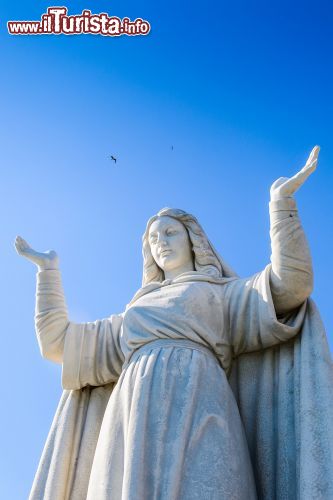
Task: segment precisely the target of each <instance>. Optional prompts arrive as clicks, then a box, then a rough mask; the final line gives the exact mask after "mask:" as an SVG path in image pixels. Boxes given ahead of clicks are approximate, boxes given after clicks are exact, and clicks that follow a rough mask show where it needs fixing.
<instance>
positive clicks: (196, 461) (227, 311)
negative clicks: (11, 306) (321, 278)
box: [30, 201, 333, 500]
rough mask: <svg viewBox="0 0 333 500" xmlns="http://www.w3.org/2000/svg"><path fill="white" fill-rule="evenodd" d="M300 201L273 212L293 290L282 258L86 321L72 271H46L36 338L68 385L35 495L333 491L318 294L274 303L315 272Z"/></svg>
mask: <svg viewBox="0 0 333 500" xmlns="http://www.w3.org/2000/svg"><path fill="white" fill-rule="evenodd" d="M290 203H291V202H288V203H287V204H286V202H285V201H284V202H283V203H280V206H279V204H277V205H276V204H275V210H271V216H272V218H271V237H272V266H273V268H274V270H275V272H277V273H280V275H282V276H283V273H285V275H286V276H287V278H284V281H286V279H287V280H288V279H289V280H290V283H288V287H287V289H288V290H287V291H284V290H283V288H281V289H279V288H278V286H277V285H276V284H272V280H271V268H272V266H271V265H269V266H267V267H266V269H265V270H264V271H263V272H261V273H258V274H256V275H254V276H253V277H251V278H246V279H239V278H236V277H235V278H223V277H221V278H217V277H213V276H209V275H205V274H200V273H198V272H188V273H184V274H182V275H180V276H178V277H177V278H175V279H174V280H165V281H163V282H162V283H151V284H149V285H147V286H146V287H143V288H142V289H140V290H139V292H138V293H137V294H136V295H135V297H134V298H133V300H132V301H131V303H130V304H129V305H128V307H127V308H126V310H125V312H124V313H123V314H119V315H112V316H111V317H109V318H106V319H104V320H100V321H95V322H92V323H85V324H74V323H72V322H69V321H68V318H67V311H66V306H65V301H64V297H63V292H62V286H61V278H60V273H59V272H58V271H43V272H41V273H39V274H38V280H37V307H36V327H37V335H38V339H39V343H40V346H41V350H42V353H43V355H44V356H45V357H47V358H49V359H51V360H53V361H56V362H62V365H63V373H62V380H63V386H64V389H65V391H64V394H63V397H62V400H61V402H60V405H59V408H58V411H57V414H56V416H55V419H54V422H53V425H52V428H51V431H50V435H49V438H48V441H47V443H46V446H45V449H44V452H43V456H42V459H41V463H40V466H39V470H38V472H37V475H36V478H35V482H34V485H33V488H32V492H31V497H30V498H31V499H33V500H37V499H40V500H41V499H44V500H65V499H70V500H84V499H86V498H87V499H89V500H109V499H112V500H118V499H119V500H134V499H138V500H141V499H142V500H150V499H151V500H176V499H182V500H183V499H184V500H187V499H188V500H190V499H191V500H192V499H193V500H195V499H198V500H199V499H200V500H202V499H203V500H206V499H207V500H227V499H228V500H229V499H235V500H243V499H244V500H245V499H255V498H257V496H258V497H259V498H267V499H272V498H278V499H281V500H282V499H283V498H286V499H289V498H304V500H305V499H306V500H307V499H308V498H322V499H329V498H330V495H331V494H333V487H332V484H333V482H332V478H331V476H332V470H331V472H330V473H329V472H328V475H327V476H326V477H325V478H324V471H325V470H326V471H329V468H328V467H329V465H331V464H332V456H333V455H330V450H331V451H332V442H330V439H332V436H333V433H332V419H331V420H330V421H329V418H330V416H332V406H331V405H332V402H333V401H332V389H331V387H330V384H332V365H331V362H330V358H329V354H328V350H327V346H326V347H325V339H324V337H323V333H322V326H321V323H320V322H319V319H318V315H317V313H316V312H315V309H314V306H313V304H312V303H311V302H310V301H307V300H304V299H303V302H302V304H301V305H299V306H298V307H296V308H293V309H292V310H290V311H288V312H286V313H284V314H283V315H280V316H279V317H277V315H276V310H275V307H274V303H273V299H272V289H273V288H274V290H273V291H274V297H278V300H279V304H280V308H282V309H283V308H284V307H285V306H286V303H288V302H289V303H290V302H292V300H293V299H295V296H297V294H300V296H301V294H302V290H301V288H302V287H301V284H302V276H304V275H306V274H307V273H311V263H310V262H309V259H308V254H307V253H306V252H305V253H304V240H303V238H304V235H303V231H302V228H301V226H300V223H299V219H298V217H297V214H296V209H295V206H294V205H293V204H290ZM290 215H292V217H290ZM300 242H301V243H300ZM286 269H287V272H286V271H285V270H286ZM303 292H304V291H303ZM291 295H292V296H293V299H291V298H290V297H291ZM296 299H297V297H296ZM284 301H285V304H284ZM285 309H286V310H287V307H285ZM297 334H300V335H297ZM296 335H297V337H295V336H296ZM314 335H317V337H318V338H314V339H313V338H312V337H313V336H314ZM295 338H296V340H295ZM299 346H301V347H299ZM249 353H250V354H249ZM297 353H298V354H297ZM311 355H312V358H311ZM297 356H298V358H297ZM304 358H305V359H304ZM311 367H312V369H311ZM231 370H232V373H231V378H230V381H231V385H230V381H229V380H228V375H229V374H230V371H231ZM302 384H303V387H302ZM304 384H306V386H305V387H304ZM231 386H232V389H233V390H232V389H231ZM314 388H316V391H317V392H316V393H315V391H314ZM233 391H234V392H233ZM315 403H316V404H315ZM315 422H317V424H318V425H319V427H318V428H315V429H314V428H313V425H314V423H315ZM327 440H328V443H329V444H328V445H327V444H326V445H325V441H327ZM305 443H306V447H307V449H304V445H305ZM304 471H306V473H304ZM307 474H308V477H307ZM314 495H315V496H314Z"/></svg>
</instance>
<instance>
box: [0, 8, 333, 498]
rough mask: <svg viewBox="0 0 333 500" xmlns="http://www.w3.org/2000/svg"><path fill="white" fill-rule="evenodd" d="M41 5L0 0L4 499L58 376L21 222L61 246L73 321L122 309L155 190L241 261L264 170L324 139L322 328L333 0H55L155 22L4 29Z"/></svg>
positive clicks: (317, 253) (24, 468)
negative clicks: (121, 33) (138, 33)
mask: <svg viewBox="0 0 333 500" xmlns="http://www.w3.org/2000/svg"><path fill="white" fill-rule="evenodd" d="M3 3H4V2H3ZM48 6H50V4H46V3H44V2H38V1H35V2H31V1H26V2H24V3H23V2H15V1H14V2H11V4H10V5H9V4H7V5H3V4H1V11H0V12H1V23H0V37H1V79H0V86H1V94H0V96H1V97H0V99H1V112H2V119H1V122H0V126H1V135H0V137H1V150H0V155H1V182H0V193H1V196H0V205H1V206H0V220H1V226H0V227H1V266H2V268H1V274H2V280H1V283H2V286H1V287H0V298H1V305H2V308H3V314H2V346H3V349H2V352H3V354H4V356H3V358H2V362H1V368H0V369H1V377H2V380H3V381H4V383H3V387H2V394H3V409H4V410H3V411H2V412H1V415H0V419H1V420H0V429H1V433H2V435H1V443H2V453H1V455H0V470H1V473H2V476H3V477H1V480H0V498H10V499H11V500H16V499H17V500H19V499H22V498H26V497H27V493H28V491H29V488H30V485H31V482H32V479H33V476H34V472H35V469H36V467H37V464H38V460H39V457H40V453H41V450H42V447H43V444H44V441H45V438H46V435H47V432H48V429H49V427H50V423H51V421H52V418H53V414H54V411H55V408H56V405H57V401H58V399H59V396H60V393H61V387H60V368H59V367H58V366H56V365H53V364H52V363H50V362H47V361H45V360H43V359H42V358H41V357H40V354H39V352H38V347H37V342H36V340H35V334H34V325H33V312H34V293H35V269H34V267H33V265H31V264H30V263H29V262H27V261H25V260H23V259H20V258H19V257H18V256H17V255H16V253H15V251H14V250H13V241H14V238H15V235H16V234H20V235H22V236H23V237H24V238H26V239H27V240H28V241H29V242H30V243H31V244H32V245H33V246H34V247H35V248H36V249H40V250H46V249H49V248H54V249H55V250H56V251H57V252H58V253H59V255H60V259H61V269H62V273H63V282H64V287H65V292H66V299H67V304H68V308H69V312H70V317H71V319H73V320H75V321H87V320H94V319H97V318H102V317H106V316H108V315H110V314H111V313H114V312H121V311H122V310H123V308H124V306H125V304H126V303H127V302H129V300H130V299H131V297H132V295H133V294H134V292H135V291H136V290H137V288H139V286H140V282H141V268H142V258H141V235H142V233H143V231H144V228H145V223H146V221H147V219H148V218H149V217H150V216H151V215H152V214H154V213H155V212H156V211H157V210H159V209H160V208H162V207H164V206H173V207H178V208H183V209H185V210H187V211H189V212H192V213H193V214H195V215H196V216H197V217H198V218H199V220H200V222H201V223H202V225H203V226H204V228H205V229H206V232H207V234H208V235H209V237H210V239H211V240H212V241H213V243H214V244H215V246H216V247H217V249H218V250H219V251H220V253H221V254H222V255H223V257H224V258H225V259H226V260H227V261H228V262H229V263H230V265H231V266H232V267H233V268H234V269H235V270H236V271H237V272H238V273H239V274H240V275H241V276H246V275H250V274H253V273H255V272H257V271H260V270H261V269H263V268H264V267H265V265H266V264H267V263H268V262H269V257H270V241H269V224H268V200H269V187H270V185H271V184H272V182H273V181H274V180H275V179H276V178H278V177H280V176H290V175H293V174H294V173H296V171H297V170H298V169H299V168H300V167H302V166H303V164H304V162H305V161H306V158H307V155H308V154H309V152H310V150H311V149H312V147H313V146H314V145H315V144H319V145H320V146H321V148H322V149H321V154H320V161H319V166H318V169H317V171H316V172H315V173H314V174H313V175H312V176H311V177H310V178H309V179H308V181H307V183H306V185H304V186H303V187H302V188H301V190H300V191H299V192H298V193H297V196H296V199H297V202H298V207H299V210H300V215H301V219H302V222H303V225H304V228H305V231H306V234H307V237H308V240H309V243H310V246H311V251H312V256H313V263H314V270H315V290H314V293H313V297H314V299H315V300H316V302H317V304H318V306H319V309H320V311H321V314H322V317H323V320H324V322H325V324H326V327H327V331H328V334H329V338H330V344H331V347H332V345H333V335H332V333H331V332H332V326H333V318H332V304H331V298H330V297H331V290H330V288H331V283H332V279H333V271H332V264H331V261H332V251H333V242H332V213H333V203H332V188H333V185H332V165H333V149H332V132H333V130H332V115H333V113H332V112H333V109H332V108H333V106H332V104H333V99H332V92H331V89H332V86H333V82H332V72H333V69H332V49H333V43H332V33H333V30H332V26H333V8H332V5H331V3H330V2H328V1H327V2H326V1H320V0H319V1H317V2H316V3H314V2H307V1H302V2H300V1H294V2H292V4H290V2H286V1H279V2H263V1H255V2H245V1H234V2H225V1H224V0H222V1H219V2H217V1H209V0H208V1H207V2H204V3H199V2H196V1H193V2H179V1H178V2H176V1H174V0H171V1H170V2H167V3H162V4H161V2H151V1H146V2H140V1H139V2H138V1H136V2H134V1H122V2H120V1H114V2H93V3H90V4H89V3H86V2H85V3H83V2H67V3H66V6H67V7H68V9H69V13H70V14H78V13H80V12H81V11H82V9H84V8H85V9H90V10H92V11H93V12H96V13H99V12H108V13H109V14H110V15H116V16H119V17H124V16H128V17H130V18H131V19H135V18H136V17H142V18H144V19H147V20H148V21H149V22H150V23H151V26H152V29H151V33H150V34H149V35H148V36H147V37H144V36H143V37H131V38H130V37H128V38H126V37H120V38H105V37H100V36H89V35H87V36H67V37H65V36H40V37H33V36H26V37H14V36H9V35H8V33H7V31H6V22H7V21H8V20H11V19H13V20H15V19H31V20H35V19H36V20H37V19H39V18H40V16H41V14H42V13H44V12H45V11H46V9H47V7H48ZM171 146H173V149H172V148H171ZM110 154H114V155H115V156H116V157H117V158H118V162H117V164H116V165H114V163H113V162H111V161H110V160H109V159H108V155H110Z"/></svg>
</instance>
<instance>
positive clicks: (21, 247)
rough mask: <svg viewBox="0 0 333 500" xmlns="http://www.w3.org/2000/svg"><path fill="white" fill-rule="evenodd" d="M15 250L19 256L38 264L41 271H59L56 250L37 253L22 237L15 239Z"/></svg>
mask: <svg viewBox="0 0 333 500" xmlns="http://www.w3.org/2000/svg"><path fill="white" fill-rule="evenodd" d="M15 249H16V251H17V253H18V254H19V255H22V256H23V257H25V258H26V259H28V260H31V262H33V263H34V264H36V265H37V266H38V269H39V270H40V271H45V270H48V269H59V257H58V255H57V254H56V252H55V251H54V250H48V251H47V252H36V250H34V249H33V248H31V246H30V245H29V244H28V243H27V242H26V241H25V240H24V239H23V238H21V236H17V237H16V239H15Z"/></svg>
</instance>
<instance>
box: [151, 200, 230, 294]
mask: <svg viewBox="0 0 333 500" xmlns="http://www.w3.org/2000/svg"><path fill="white" fill-rule="evenodd" d="M163 216H168V217H172V218H174V219H177V220H178V221H179V222H181V223H182V224H183V225H184V226H185V228H186V230H187V232H188V235H189V238H190V241H191V243H192V251H193V260H194V268H195V270H196V271H199V272H200V273H204V274H208V275H210V276H215V277H217V278H232V277H237V275H236V273H235V272H234V271H233V270H232V268H231V267H230V266H229V265H228V264H227V263H226V262H225V261H224V259H222V257H221V256H220V255H219V254H218V252H217V251H216V250H215V248H214V247H213V245H212V243H211V242H210V241H209V239H208V238H207V235H206V233H205V231H204V230H203V228H202V227H201V225H200V224H199V222H198V220H197V219H196V218H195V217H194V216H193V215H191V214H189V213H187V212H184V210H180V209H178V208H162V209H161V210H160V211H159V212H158V213H157V214H156V215H154V216H153V217H151V218H150V219H149V220H148V223H147V227H146V230H145V232H144V234H143V237H142V253H143V278H142V286H145V285H148V284H149V283H150V282H152V281H163V280H164V273H163V271H162V270H161V269H160V268H159V267H158V265H157V264H156V262H155V260H154V258H153V256H152V253H151V250H150V244H149V240H148V234H149V228H150V226H151V224H152V223H153V222H154V221H155V220H156V219H158V218H159V217H163Z"/></svg>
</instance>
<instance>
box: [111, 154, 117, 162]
mask: <svg viewBox="0 0 333 500" xmlns="http://www.w3.org/2000/svg"><path fill="white" fill-rule="evenodd" d="M110 160H113V161H114V162H115V163H117V158H115V157H114V156H112V155H111V156H110Z"/></svg>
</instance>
